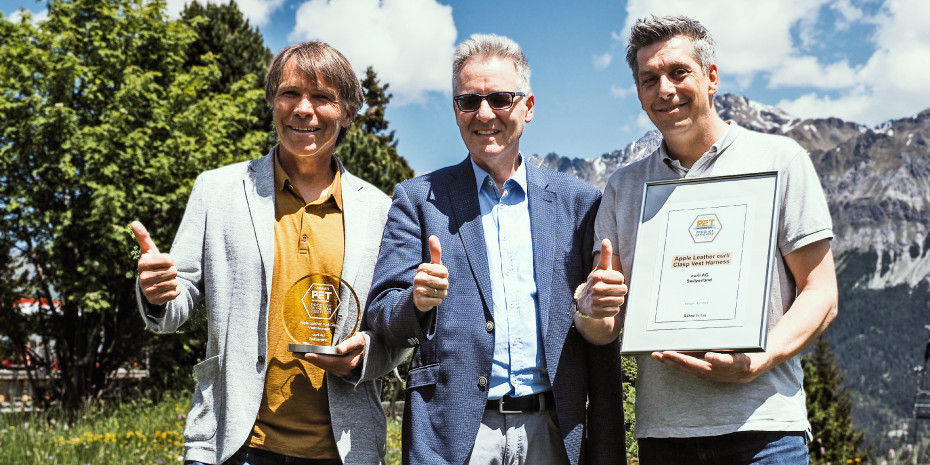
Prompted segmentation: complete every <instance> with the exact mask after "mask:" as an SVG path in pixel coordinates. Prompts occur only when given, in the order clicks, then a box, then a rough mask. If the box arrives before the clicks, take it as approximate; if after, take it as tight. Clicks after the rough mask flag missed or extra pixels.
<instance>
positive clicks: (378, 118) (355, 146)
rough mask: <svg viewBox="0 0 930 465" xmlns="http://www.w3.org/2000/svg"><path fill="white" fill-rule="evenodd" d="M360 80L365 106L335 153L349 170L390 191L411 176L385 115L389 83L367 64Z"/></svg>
mask: <svg viewBox="0 0 930 465" xmlns="http://www.w3.org/2000/svg"><path fill="white" fill-rule="evenodd" d="M361 84H362V92H363V93H364V96H365V105H364V110H363V111H362V113H361V114H359V115H358V116H357V117H356V118H355V121H353V122H352V125H351V126H350V127H349V131H348V132H347V133H346V137H345V139H344V140H343V141H342V142H341V143H340V144H339V146H338V147H336V155H337V156H338V157H339V158H340V159H341V160H342V162H343V163H344V164H345V167H346V169H347V170H349V172H351V173H352V174H354V175H356V176H358V177H360V178H362V179H364V180H366V181H368V182H370V183H372V184H374V185H375V186H376V187H378V188H379V189H381V190H382V191H384V192H385V193H387V194H389V195H390V194H391V192H392V191H393V190H394V185H396V184H397V183H399V182H401V181H403V180H405V179H408V178H410V177H412V176H413V169H411V168H410V166H409V165H408V164H407V160H405V159H404V158H403V157H401V156H400V155H398V154H397V141H396V140H394V131H389V130H388V121H387V120H386V119H384V112H385V110H386V107H387V104H388V103H389V102H390V101H391V97H392V95H391V94H389V93H388V92H387V89H388V87H389V86H390V85H389V84H384V85H383V86H382V85H381V83H380V82H379V81H378V75H377V74H376V73H375V71H374V69H372V67H370V66H369V67H368V69H366V70H365V79H363V80H362V82H361Z"/></svg>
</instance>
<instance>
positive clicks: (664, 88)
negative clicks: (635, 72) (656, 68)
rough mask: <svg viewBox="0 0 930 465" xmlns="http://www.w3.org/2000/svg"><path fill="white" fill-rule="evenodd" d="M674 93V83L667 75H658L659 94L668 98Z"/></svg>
mask: <svg viewBox="0 0 930 465" xmlns="http://www.w3.org/2000/svg"><path fill="white" fill-rule="evenodd" d="M673 95H675V85H674V84H672V81H671V80H670V79H669V78H668V77H667V76H659V96H660V97H662V98H670V97H672V96H673Z"/></svg>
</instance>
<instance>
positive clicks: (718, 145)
mask: <svg viewBox="0 0 930 465" xmlns="http://www.w3.org/2000/svg"><path fill="white" fill-rule="evenodd" d="M735 127H736V123H735V122H734V121H727V130H726V132H724V133H723V135H722V136H720V139H717V141H716V142H714V143H713V144H711V146H710V148H709V149H707V151H706V152H704V154H703V155H701V158H698V160H697V161H696V162H695V163H694V165H692V166H691V169H690V170H693V169H695V168H698V167H701V166H705V165H707V164H708V163H710V162H712V161H713V160H716V159H717V157H719V156H720V154H721V153H723V151H724V149H726V148H727V147H728V146H729V145H730V144H731V143H733V139H734V138H735V137H736V130H734V128H735ZM659 155H661V156H662V161H663V162H665V164H666V165H668V166H669V167H671V168H672V169H674V170H675V171H680V172H682V173H688V172H689V171H690V170H689V169H688V168H685V167H683V166H681V162H680V161H678V160H677V159H674V158H672V157H671V156H670V155H669V154H668V145H666V144H665V139H664V138H663V139H662V143H661V144H659Z"/></svg>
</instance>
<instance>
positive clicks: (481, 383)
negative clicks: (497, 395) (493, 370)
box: [478, 376, 488, 387]
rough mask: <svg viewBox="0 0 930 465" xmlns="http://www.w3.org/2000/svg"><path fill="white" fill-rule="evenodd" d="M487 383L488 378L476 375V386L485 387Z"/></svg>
mask: <svg viewBox="0 0 930 465" xmlns="http://www.w3.org/2000/svg"><path fill="white" fill-rule="evenodd" d="M487 385H488V379H487V378H485V377H484V376H479V377H478V386H481V387H485V386H487Z"/></svg>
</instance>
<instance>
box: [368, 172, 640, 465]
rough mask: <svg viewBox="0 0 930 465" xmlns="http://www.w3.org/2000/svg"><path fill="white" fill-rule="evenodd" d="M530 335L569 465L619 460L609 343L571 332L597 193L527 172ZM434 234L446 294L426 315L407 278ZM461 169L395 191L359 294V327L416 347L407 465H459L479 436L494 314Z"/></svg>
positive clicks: (470, 190)
mask: <svg viewBox="0 0 930 465" xmlns="http://www.w3.org/2000/svg"><path fill="white" fill-rule="evenodd" d="M526 174H527V181H528V189H527V190H528V192H527V195H528V199H529V202H530V203H529V211H530V223H531V230H532V240H533V254H534V263H535V273H536V285H537V290H538V297H539V309H540V313H541V315H540V325H539V328H540V331H542V333H543V335H544V336H543V341H544V350H545V357H546V365H547V369H548V373H549V379H550V381H551V383H552V392H553V395H554V398H555V404H556V405H555V409H556V413H557V421H558V425H559V428H560V431H561V435H562V438H563V440H564V442H565V449H566V451H567V452H568V456H569V460H570V462H571V463H572V464H578V463H625V462H624V461H625V448H624V432H623V406H622V393H621V380H620V355H619V343H618V342H617V341H614V342H613V343H611V344H608V345H605V346H595V345H592V344H588V343H587V341H585V340H584V338H582V336H581V334H580V333H578V331H577V330H576V329H575V328H574V326H573V325H572V313H573V311H574V307H573V301H572V294H573V291H574V289H575V287H576V286H577V285H578V284H580V283H582V282H583V281H584V280H585V279H586V277H587V274H588V272H589V271H590V270H591V268H592V266H593V265H592V254H591V250H593V241H594V217H595V214H596V213H597V207H598V204H599V203H600V198H601V194H600V192H599V191H598V190H597V189H595V188H594V187H592V186H590V185H588V184H585V183H583V182H581V181H579V180H578V179H576V178H573V177H571V176H568V175H565V174H562V173H557V172H554V171H550V170H545V169H539V168H535V167H533V166H530V165H529V164H527V167H526ZM434 234H435V235H436V236H438V237H439V241H440V243H441V245H442V261H443V264H444V265H445V266H446V267H447V268H448V269H449V292H448V296H447V297H446V299H445V300H444V301H443V303H442V304H441V305H440V306H439V307H438V308H436V309H434V310H432V311H431V312H429V313H427V314H426V315H423V316H421V315H418V312H417V310H416V307H414V305H413V298H412V288H413V284H412V283H413V276H414V275H415V274H416V270H417V266H418V265H419V264H420V263H423V262H428V261H429V244H428V242H427V239H428V238H429V236H430V235H434ZM490 293H491V280H490V276H489V272H488V263H487V254H486V250H485V242H484V233H483V230H482V226H481V215H480V210H479V206H478V194H477V188H476V186H475V177H474V174H473V171H472V166H471V162H470V161H469V160H468V159H465V161H463V162H462V163H460V164H458V165H455V166H451V167H448V168H443V169H441V170H438V171H435V172H433V173H430V174H426V175H423V176H420V177H417V178H414V179H410V180H408V181H405V182H404V183H402V184H399V185H398V186H397V187H396V188H395V189H394V198H393V202H392V204H391V209H390V211H389V212H388V220H387V224H386V225H385V230H384V235H383V238H382V241H381V250H380V253H379V256H378V262H377V265H376V266H375V270H374V281H373V282H372V287H371V294H370V297H369V307H368V313H367V318H368V323H369V325H370V327H371V329H372V330H373V331H375V332H376V333H378V334H380V335H381V336H383V338H384V339H385V340H386V341H387V343H388V344H389V345H392V346H394V347H397V348H400V347H415V348H416V350H415V351H414V353H413V359H412V361H411V365H410V372H409V374H408V376H407V386H406V405H405V411H404V425H403V458H404V463H405V464H430V465H433V464H444V463H449V464H461V463H463V462H464V461H465V460H466V458H467V457H468V455H469V453H470V452H471V450H472V447H473V445H474V441H475V437H476V435H477V434H478V427H479V425H480V422H481V417H482V415H483V413H484V408H485V404H486V402H487V396H488V385H489V380H490V378H491V363H492V358H493V352H494V325H495V324H494V317H493V312H492V309H491V295H490Z"/></svg>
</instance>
